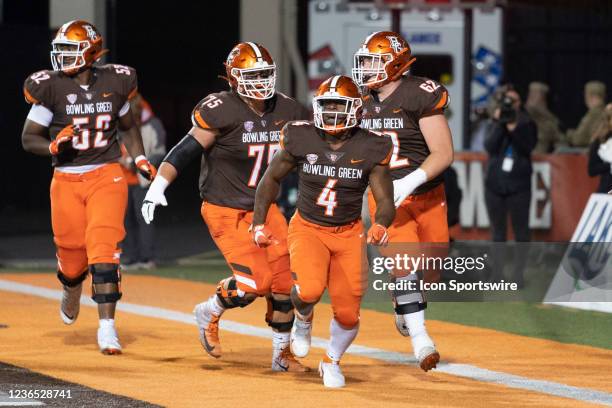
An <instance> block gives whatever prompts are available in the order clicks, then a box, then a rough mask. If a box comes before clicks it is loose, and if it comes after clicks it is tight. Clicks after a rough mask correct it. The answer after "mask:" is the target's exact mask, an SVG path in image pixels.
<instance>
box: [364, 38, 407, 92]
mask: <svg viewBox="0 0 612 408" xmlns="http://www.w3.org/2000/svg"><path fill="white" fill-rule="evenodd" d="M415 60H416V58H414V57H413V56H412V52H411V50H410V45H408V42H407V41H406V40H404V39H403V38H402V36H400V35H399V34H397V33H394V32H392V31H378V32H376V33H373V34H371V35H370V36H368V38H366V39H365V41H364V42H363V44H362V45H361V47H360V48H359V50H357V52H356V53H355V57H354V66H353V70H352V74H353V79H354V80H355V82H356V83H357V85H359V86H366V87H368V88H371V89H376V88H380V87H381V86H383V85H385V84H387V83H389V82H391V81H395V80H396V79H398V78H399V77H400V76H402V75H403V74H404V73H405V72H406V71H408V69H410V65H412V63H413V62H414V61H415Z"/></svg>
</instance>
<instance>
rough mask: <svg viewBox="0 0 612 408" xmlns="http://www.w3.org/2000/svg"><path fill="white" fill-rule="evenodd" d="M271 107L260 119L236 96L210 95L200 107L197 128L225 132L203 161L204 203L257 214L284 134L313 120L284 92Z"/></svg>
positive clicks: (196, 113) (194, 117) (228, 93)
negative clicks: (264, 179) (259, 194)
mask: <svg viewBox="0 0 612 408" xmlns="http://www.w3.org/2000/svg"><path fill="white" fill-rule="evenodd" d="M267 105H268V108H267V110H266V112H265V113H264V114H263V116H259V115H258V114H257V113H255V112H254V111H253V110H252V109H251V108H249V107H248V105H247V104H246V103H245V102H244V101H243V100H242V99H240V96H238V94H236V93H235V92H233V91H224V92H219V93H214V94H210V95H208V96H207V97H206V98H204V99H202V100H201V101H200V102H199V103H198V104H197V105H196V107H195V108H194V110H193V113H192V122H193V125H194V126H198V127H200V128H202V129H216V130H218V131H219V132H220V135H219V136H217V138H216V140H215V143H214V145H213V146H212V147H211V148H210V149H208V151H207V152H206V153H205V155H206V157H205V160H202V165H201V172H200V196H201V197H202V199H204V200H206V201H208V202H210V203H212V204H216V205H221V206H224V207H230V208H238V209H243V210H248V211H251V210H253V206H254V204H255V189H256V188H257V183H258V182H259V180H260V178H261V176H262V175H263V173H264V172H265V170H266V169H267V168H268V164H269V163H270V161H271V160H272V157H273V156H274V154H275V153H276V152H277V151H278V149H279V139H280V130H281V129H282V127H283V126H284V125H285V123H287V122H288V121H290V120H296V119H309V118H310V114H309V112H308V111H307V110H306V109H305V108H304V107H303V106H302V105H301V104H299V103H298V102H296V101H295V100H293V99H292V98H290V97H288V96H285V95H283V94H281V93H279V92H277V93H276V95H275V96H274V97H273V98H272V99H270V100H268V101H267Z"/></svg>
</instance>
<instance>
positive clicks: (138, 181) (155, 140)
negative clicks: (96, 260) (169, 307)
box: [122, 94, 166, 269]
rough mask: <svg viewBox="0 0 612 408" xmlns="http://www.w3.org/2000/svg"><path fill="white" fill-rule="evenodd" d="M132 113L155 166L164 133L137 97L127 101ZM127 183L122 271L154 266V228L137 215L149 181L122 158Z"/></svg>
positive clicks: (161, 153)
mask: <svg viewBox="0 0 612 408" xmlns="http://www.w3.org/2000/svg"><path fill="white" fill-rule="evenodd" d="M130 106H131V109H132V114H133V115H134V119H135V120H136V122H137V124H138V125H139V126H140V134H141V135H142V143H143V145H144V151H145V155H146V156H147V158H148V159H149V161H150V162H151V163H153V164H154V165H155V166H156V167H158V166H159V164H160V163H161V161H162V159H163V157H164V154H165V153H166V131H165V130H164V126H163V124H162V122H161V120H159V118H157V117H156V116H155V115H154V114H153V110H152V109H151V106H150V105H149V104H148V103H147V101H145V100H144V99H143V98H142V96H141V95H140V94H138V95H137V96H136V97H134V98H132V100H131V101H130ZM122 164H123V166H124V173H126V179H127V180H128V206H127V210H126V213H125V230H126V237H125V240H124V241H123V247H122V249H123V255H122V259H123V260H124V261H123V262H122V264H123V266H124V267H125V269H130V268H132V269H138V268H143V269H152V268H154V267H155V259H154V255H155V226H154V224H149V225H147V223H146V222H145V221H144V218H143V217H142V214H141V212H140V207H141V206H142V201H143V200H144V196H145V194H146V193H147V188H148V186H149V184H150V182H149V181H148V180H147V179H145V178H144V177H142V176H141V175H140V174H139V173H138V171H136V168H135V166H134V164H133V162H132V160H131V158H130V157H129V156H128V157H126V158H123V159H122Z"/></svg>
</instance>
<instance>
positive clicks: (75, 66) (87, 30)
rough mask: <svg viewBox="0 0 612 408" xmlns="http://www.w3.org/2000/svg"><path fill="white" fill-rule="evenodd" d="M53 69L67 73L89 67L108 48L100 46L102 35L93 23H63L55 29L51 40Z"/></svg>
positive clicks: (80, 21)
mask: <svg viewBox="0 0 612 408" xmlns="http://www.w3.org/2000/svg"><path fill="white" fill-rule="evenodd" d="M51 47H52V50H51V65H52V66H53V70H55V71H62V72H64V73H65V74H68V75H74V74H76V73H78V72H79V71H80V70H81V69H82V68H83V67H90V66H92V65H93V63H94V62H96V61H97V60H99V59H100V58H101V57H102V56H103V55H104V54H106V53H107V52H108V50H106V49H103V48H102V35H100V32H99V31H98V30H97V29H96V27H94V25H93V24H90V23H88V22H87V21H83V20H73V21H69V22H67V23H65V24H64V25H63V26H61V27H60V28H59V30H57V34H55V38H54V39H53V41H52V42H51Z"/></svg>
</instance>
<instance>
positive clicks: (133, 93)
mask: <svg viewBox="0 0 612 408" xmlns="http://www.w3.org/2000/svg"><path fill="white" fill-rule="evenodd" d="M137 94H138V87H136V88H134V89H132V90H131V91H130V93H129V94H128V97H127V98H128V101H129V100H130V99H132V98H133V97H135V96H136V95H137Z"/></svg>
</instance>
